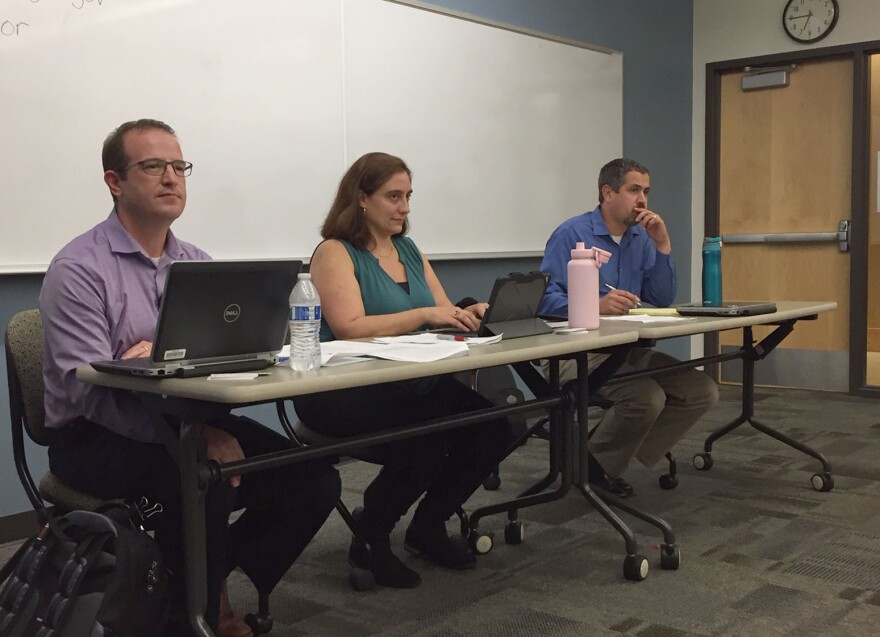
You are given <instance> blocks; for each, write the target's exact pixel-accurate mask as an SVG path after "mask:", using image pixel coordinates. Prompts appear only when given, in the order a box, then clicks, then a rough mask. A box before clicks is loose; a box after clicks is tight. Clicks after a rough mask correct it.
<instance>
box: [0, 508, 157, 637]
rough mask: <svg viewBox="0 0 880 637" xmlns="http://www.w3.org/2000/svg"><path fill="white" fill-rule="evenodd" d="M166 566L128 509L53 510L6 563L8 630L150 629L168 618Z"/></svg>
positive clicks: (7, 633) (0, 573)
mask: <svg viewBox="0 0 880 637" xmlns="http://www.w3.org/2000/svg"><path fill="white" fill-rule="evenodd" d="M168 586H169V585H168V572H167V570H166V569H165V567H164V565H163V563H162V558H161V554H160V552H159V547H158V546H157V545H156V543H155V542H154V541H153V539H152V538H151V537H150V536H149V535H147V534H146V533H145V532H144V531H143V530H142V529H141V528H138V526H137V525H135V524H133V523H132V522H131V519H130V515H129V510H128V509H127V508H125V507H124V506H123V505H111V506H110V507H107V508H104V510H103V511H102V512H91V511H73V512H71V513H68V514H66V515H63V516H61V517H56V518H52V519H50V520H49V522H47V523H46V525H45V526H43V528H42V529H40V531H39V532H38V533H37V534H35V535H34V536H32V537H30V538H29V539H28V540H26V541H25V542H24V544H22V546H21V548H19V550H18V551H17V552H16V553H15V555H13V557H12V559H10V560H9V562H8V563H7V564H6V565H5V566H3V568H2V569H0V635H2V636H4V637H92V636H96V637H97V636H101V635H103V636H104V637H142V636H143V637H152V636H155V635H160V634H162V628H163V627H164V626H165V623H166V622H167V620H168V614H169V610H170V594H169V588H168Z"/></svg>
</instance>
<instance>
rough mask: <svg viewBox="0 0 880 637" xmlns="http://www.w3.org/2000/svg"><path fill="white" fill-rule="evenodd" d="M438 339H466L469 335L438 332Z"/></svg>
mask: <svg viewBox="0 0 880 637" xmlns="http://www.w3.org/2000/svg"><path fill="white" fill-rule="evenodd" d="M435 336H436V337H437V340H439V341H462V342H464V341H466V340H467V336H464V335H462V334H436V335H435Z"/></svg>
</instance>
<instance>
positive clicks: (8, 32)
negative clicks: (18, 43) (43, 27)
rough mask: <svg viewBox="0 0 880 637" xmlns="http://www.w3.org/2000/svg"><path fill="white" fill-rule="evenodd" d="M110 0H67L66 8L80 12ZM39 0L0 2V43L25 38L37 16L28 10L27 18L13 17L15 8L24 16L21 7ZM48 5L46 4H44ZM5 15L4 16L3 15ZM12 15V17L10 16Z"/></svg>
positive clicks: (34, 3)
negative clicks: (9, 39) (5, 40)
mask: <svg viewBox="0 0 880 637" xmlns="http://www.w3.org/2000/svg"><path fill="white" fill-rule="evenodd" d="M109 1H110V0H69V2H68V3H67V5H68V8H69V9H71V10H74V11H82V10H83V9H88V8H90V7H96V8H97V7H100V6H102V5H103V4H104V3H105V2H109ZM40 2H41V0H17V2H9V1H7V2H0V41H2V40H4V39H7V38H19V37H22V36H26V35H27V34H28V33H29V32H31V30H32V25H36V24H37V20H38V19H39V14H37V13H35V12H34V11H32V10H28V11H27V12H26V13H27V16H26V17H25V16H24V15H22V16H20V17H18V16H15V15H14V13H15V10H14V9H15V8H16V7H17V8H18V9H19V13H22V14H24V13H25V10H24V8H23V5H38V4H40ZM44 4H48V3H44ZM56 6H57V5H56ZM62 6H63V5H62ZM4 14H6V15H4ZM10 14H12V15H10Z"/></svg>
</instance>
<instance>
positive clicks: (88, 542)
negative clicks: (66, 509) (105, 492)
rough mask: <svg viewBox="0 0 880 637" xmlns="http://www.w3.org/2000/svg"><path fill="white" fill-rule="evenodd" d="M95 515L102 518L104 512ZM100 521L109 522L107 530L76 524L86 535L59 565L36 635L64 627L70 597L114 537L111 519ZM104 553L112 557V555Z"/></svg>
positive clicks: (43, 635) (57, 631)
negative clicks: (60, 566)
mask: <svg viewBox="0 0 880 637" xmlns="http://www.w3.org/2000/svg"><path fill="white" fill-rule="evenodd" d="M68 515H70V514H68ZM97 517H101V518H104V516H97ZM104 524H106V525H109V526H110V530H106V529H105V528H101V529H100V530H97V531H96V530H95V529H93V528H90V527H89V526H86V527H78V528H85V530H86V535H85V537H84V538H83V539H82V540H80V541H79V542H78V543H77V545H76V548H75V549H74V550H73V552H72V553H71V554H70V556H69V557H68V558H67V561H66V562H65V564H64V566H63V567H62V568H61V573H60V577H59V587H58V592H57V593H55V594H54V595H53V596H52V599H51V600H50V601H49V605H48V607H47V609H46V616H45V618H44V621H43V626H42V627H41V628H40V630H38V631H37V634H36V637H53V636H54V635H57V634H61V633H62V631H63V629H64V628H65V627H66V625H67V622H68V620H69V619H70V615H71V612H72V611H73V608H74V606H75V604H74V603H73V601H72V600H74V599H75V598H76V596H77V595H78V593H79V591H80V588H81V587H82V584H83V582H84V581H85V580H86V576H87V575H88V574H89V572H90V571H91V569H92V567H93V566H94V565H95V564H96V563H97V562H99V561H100V558H101V556H102V555H103V553H104V547H105V546H106V545H107V543H108V542H110V541H112V540H113V538H115V537H116V529H115V527H113V526H112V522H110V521H109V520H107V518H104ZM77 526H78V525H77ZM101 526H104V525H101ZM107 557H108V558H112V556H107ZM113 559H115V558H113Z"/></svg>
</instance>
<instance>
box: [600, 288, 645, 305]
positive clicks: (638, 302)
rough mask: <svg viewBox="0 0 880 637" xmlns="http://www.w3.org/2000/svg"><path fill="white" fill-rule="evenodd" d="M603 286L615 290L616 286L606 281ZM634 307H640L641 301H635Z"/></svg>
mask: <svg viewBox="0 0 880 637" xmlns="http://www.w3.org/2000/svg"><path fill="white" fill-rule="evenodd" d="M605 287H606V288H608V289H609V290H617V288H616V287H614V286H613V285H609V284H608V283H606V284H605ZM636 307H642V303H641V301H636Z"/></svg>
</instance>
